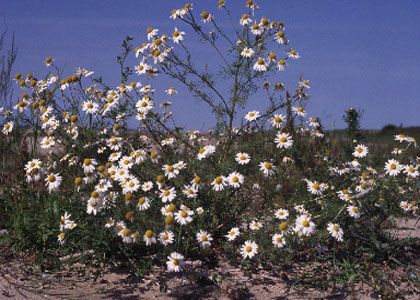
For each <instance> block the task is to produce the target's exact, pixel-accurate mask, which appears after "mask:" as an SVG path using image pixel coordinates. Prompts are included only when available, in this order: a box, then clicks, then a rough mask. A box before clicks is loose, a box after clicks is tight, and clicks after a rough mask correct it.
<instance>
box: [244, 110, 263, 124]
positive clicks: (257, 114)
mask: <svg viewBox="0 0 420 300" xmlns="http://www.w3.org/2000/svg"><path fill="white" fill-rule="evenodd" d="M259 117H260V112H259V111H256V110H253V111H250V112H248V113H247V114H246V115H245V120H247V121H248V122H252V121H255V120H256V119H258V118H259Z"/></svg>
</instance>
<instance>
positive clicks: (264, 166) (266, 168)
mask: <svg viewBox="0 0 420 300" xmlns="http://www.w3.org/2000/svg"><path fill="white" fill-rule="evenodd" d="M259 167H260V171H261V172H263V173H264V176H266V177H269V176H272V175H274V172H275V171H276V166H274V165H273V164H272V163H271V162H269V161H263V162H260V164H259Z"/></svg>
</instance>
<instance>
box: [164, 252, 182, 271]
mask: <svg viewBox="0 0 420 300" xmlns="http://www.w3.org/2000/svg"><path fill="white" fill-rule="evenodd" d="M184 264H185V263H184V256H183V255H182V254H179V253H177V252H172V253H171V255H169V256H168V261H167V262H166V266H167V267H168V271H172V272H181V271H182V270H183V267H184Z"/></svg>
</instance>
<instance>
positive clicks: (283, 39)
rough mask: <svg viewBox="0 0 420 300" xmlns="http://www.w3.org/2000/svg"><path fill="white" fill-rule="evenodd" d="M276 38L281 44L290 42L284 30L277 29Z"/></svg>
mask: <svg viewBox="0 0 420 300" xmlns="http://www.w3.org/2000/svg"><path fill="white" fill-rule="evenodd" d="M274 39H275V40H276V41H277V43H279V44H281V45H283V44H287V43H288V40H287V38H286V34H285V33H284V31H277V32H276V35H275V36H274Z"/></svg>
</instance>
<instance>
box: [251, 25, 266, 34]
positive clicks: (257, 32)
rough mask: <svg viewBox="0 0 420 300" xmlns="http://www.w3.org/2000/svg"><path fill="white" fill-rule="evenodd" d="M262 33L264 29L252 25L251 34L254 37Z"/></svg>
mask: <svg viewBox="0 0 420 300" xmlns="http://www.w3.org/2000/svg"><path fill="white" fill-rule="evenodd" d="M263 32H264V27H262V26H260V25H259V24H258V23H254V24H252V26H251V33H252V34H254V35H261V34H262V33H263Z"/></svg>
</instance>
